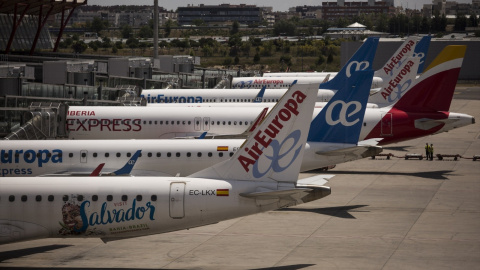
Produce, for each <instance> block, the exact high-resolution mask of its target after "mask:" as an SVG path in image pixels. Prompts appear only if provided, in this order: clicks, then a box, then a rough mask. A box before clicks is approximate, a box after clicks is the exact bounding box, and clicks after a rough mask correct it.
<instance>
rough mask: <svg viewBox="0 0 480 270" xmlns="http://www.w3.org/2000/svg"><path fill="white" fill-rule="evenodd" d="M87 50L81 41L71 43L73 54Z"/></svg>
mask: <svg viewBox="0 0 480 270" xmlns="http://www.w3.org/2000/svg"><path fill="white" fill-rule="evenodd" d="M87 48H88V46H87V44H85V42H83V41H82V40H80V41H77V42H75V43H73V45H72V49H73V51H74V52H75V53H83V52H84V51H85V50H86V49H87Z"/></svg>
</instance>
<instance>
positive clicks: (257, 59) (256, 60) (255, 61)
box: [253, 53, 260, 64]
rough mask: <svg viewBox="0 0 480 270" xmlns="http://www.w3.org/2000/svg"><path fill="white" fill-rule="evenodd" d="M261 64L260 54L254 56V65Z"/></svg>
mask: <svg viewBox="0 0 480 270" xmlns="http://www.w3.org/2000/svg"><path fill="white" fill-rule="evenodd" d="M258 62H260V55H259V54H258V53H256V54H255V56H253V63H255V64H258Z"/></svg>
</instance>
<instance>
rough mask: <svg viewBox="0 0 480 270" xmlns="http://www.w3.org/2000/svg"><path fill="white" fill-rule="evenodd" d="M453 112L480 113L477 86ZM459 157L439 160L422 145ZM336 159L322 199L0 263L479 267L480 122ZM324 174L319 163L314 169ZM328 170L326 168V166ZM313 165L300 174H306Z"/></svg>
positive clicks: (13, 256) (68, 242)
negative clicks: (373, 153)
mask: <svg viewBox="0 0 480 270" xmlns="http://www.w3.org/2000/svg"><path fill="white" fill-rule="evenodd" d="M450 111H453V112H460V113H466V114H470V115H473V116H475V118H476V120H477V122H478V121H479V119H480V87H475V86H473V87H472V86H468V87H457V91H456V92H455V97H454V100H453V102H452V106H451V109H450ZM426 142H428V143H433V145H434V147H435V154H443V155H455V154H458V155H460V156H462V158H459V159H458V160H456V161H455V160H453V158H444V159H443V160H438V159H437V158H435V159H434V160H433V161H427V160H425V159H423V160H416V159H409V160H405V159H404V158H403V157H404V156H405V154H413V153H417V154H424V146H425V143H426ZM384 153H385V154H388V153H392V154H393V155H394V156H392V157H390V159H387V158H386V156H380V157H376V158H375V159H372V158H365V159H362V160H357V161H353V162H348V163H344V164H339V165H337V166H336V167H335V168H334V169H332V170H330V171H328V172H326V173H327V174H335V175H336V176H335V177H333V178H331V179H330V181H329V183H328V185H329V186H330V187H331V188H332V194H331V195H330V196H328V197H326V198H323V199H320V200H317V201H313V202H310V203H307V204H302V205H299V206H295V207H290V208H287V209H282V210H278V211H271V212H267V213H262V214H257V215H253V216H247V217H243V218H238V219H233V220H228V221H224V222H220V223H218V224H214V225H209V226H205V227H199V228H195V229H190V230H183V231H177V232H172V233H167V234H160V235H154V236H147V237H139V238H134V239H129V240H119V241H114V242H108V243H106V244H104V243H103V242H102V241H101V240H99V239H44V240H36V241H27V242H20V243H15V244H8V245H1V246H0V268H2V269H33V268H34V269H47V268H48V269H52V268H53V269H71V268H76V269H79V268H81V269H117V268H129V269H277V270H285V269H480V177H479V175H480V159H479V160H477V161H473V159H471V158H472V157H473V156H474V155H480V128H479V124H478V123H476V124H473V125H469V126H466V127H462V128H459V129H455V130H453V131H450V132H447V133H442V134H437V135H433V136H429V137H425V138H419V139H415V140H411V141H406V142H403V143H398V144H393V145H389V146H387V147H385V150H384ZM317 173H319V172H317ZM321 173H325V172H321ZM311 174H312V173H302V174H301V175H300V177H301V178H303V177H308V176H310V175H311Z"/></svg>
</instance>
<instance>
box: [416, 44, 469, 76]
mask: <svg viewBox="0 0 480 270" xmlns="http://www.w3.org/2000/svg"><path fill="white" fill-rule="evenodd" d="M466 50H467V46H466V45H449V46H447V47H445V48H444V49H443V50H442V51H441V52H440V53H439V54H438V56H437V57H436V58H435V59H434V60H433V62H432V63H431V64H430V65H429V66H428V67H427V68H426V69H425V70H424V71H423V72H426V71H427V70H429V69H432V68H434V67H436V66H438V65H440V64H443V63H445V62H448V61H450V60H454V59H458V58H463V57H464V56H465V51H466Z"/></svg>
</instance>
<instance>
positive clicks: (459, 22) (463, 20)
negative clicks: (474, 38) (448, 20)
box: [454, 14, 467, 31]
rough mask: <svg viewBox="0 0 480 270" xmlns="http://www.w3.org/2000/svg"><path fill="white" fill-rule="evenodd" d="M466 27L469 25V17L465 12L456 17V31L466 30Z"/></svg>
mask: <svg viewBox="0 0 480 270" xmlns="http://www.w3.org/2000/svg"><path fill="white" fill-rule="evenodd" d="M465 27H467V17H466V16H465V14H461V15H457V18H456V19H455V26H454V29H455V31H465Z"/></svg>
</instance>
